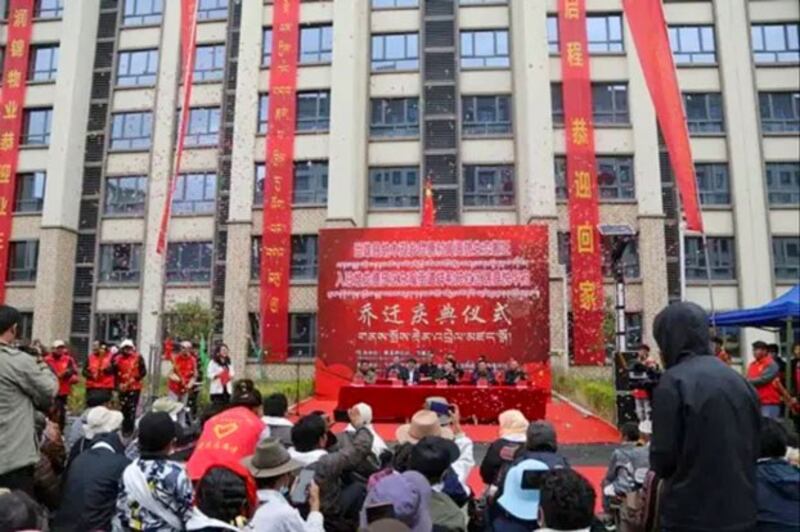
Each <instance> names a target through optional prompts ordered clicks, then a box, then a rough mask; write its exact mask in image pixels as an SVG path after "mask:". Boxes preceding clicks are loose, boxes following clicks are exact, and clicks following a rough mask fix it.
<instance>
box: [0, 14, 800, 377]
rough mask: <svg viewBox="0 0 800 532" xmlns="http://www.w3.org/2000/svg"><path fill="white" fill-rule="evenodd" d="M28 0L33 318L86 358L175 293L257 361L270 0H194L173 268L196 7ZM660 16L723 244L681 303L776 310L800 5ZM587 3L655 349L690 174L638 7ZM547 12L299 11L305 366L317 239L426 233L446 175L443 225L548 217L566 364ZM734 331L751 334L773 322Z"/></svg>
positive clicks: (696, 267)
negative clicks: (646, 69) (641, 50)
mask: <svg viewBox="0 0 800 532" xmlns="http://www.w3.org/2000/svg"><path fill="white" fill-rule="evenodd" d="M3 3H5V2H2V1H0V4H3ZM36 4H37V19H36V22H35V24H34V29H33V38H32V46H33V48H32V53H31V58H32V59H31V67H30V72H29V80H30V81H29V86H28V91H27V96H26V105H25V107H26V113H25V125H24V132H23V142H22V148H21V151H20V158H19V170H18V172H19V173H18V175H17V197H16V201H15V206H14V207H15V216H14V222H13V232H12V235H11V244H10V254H9V261H10V264H9V276H8V279H6V280H5V282H6V283H7V285H6V286H7V298H6V300H7V303H8V304H11V305H14V306H16V307H18V308H19V309H20V310H21V311H22V312H24V317H25V321H24V324H23V325H24V327H23V334H24V335H26V336H29V337H31V338H39V339H41V340H42V341H45V342H49V341H52V340H54V339H56V338H69V340H70V342H71V343H72V344H73V345H74V346H75V348H76V350H77V351H78V352H80V353H85V352H86V351H87V349H88V348H89V345H90V343H91V341H93V340H95V339H105V340H112V341H118V340H119V339H121V338H123V337H133V338H135V339H136V341H137V342H138V344H139V345H140V346H143V347H142V350H144V351H146V350H147V349H148V348H149V346H151V345H158V343H159V339H160V337H161V331H162V328H163V322H164V321H165V320H164V319H163V316H164V314H165V313H169V310H170V308H172V306H173V305H174V304H175V303H177V302H181V301H192V300H200V301H202V302H203V303H204V304H206V305H209V306H212V307H213V308H215V309H216V311H217V313H218V317H219V330H218V333H219V335H220V337H221V338H223V339H224V341H225V342H227V343H228V345H229V346H230V347H231V350H232V352H233V353H234V355H235V357H236V360H237V363H238V364H240V365H241V364H243V363H244V361H245V360H246V359H247V358H248V356H249V353H251V352H252V349H251V348H252V346H253V341H252V339H253V338H256V337H257V326H258V325H257V324H258V316H257V311H258V293H259V290H258V253H259V249H260V234H261V231H262V210H261V205H262V202H263V180H264V177H265V172H264V161H265V158H266V157H265V150H266V140H265V134H266V132H267V130H268V127H269V124H268V123H267V119H266V118H267V108H268V102H269V94H268V87H269V68H270V55H271V39H272V33H271V28H270V25H271V21H272V9H273V7H272V5H271V4H272V2H271V1H264V0H198V4H199V9H200V11H199V18H200V21H199V26H198V35H197V46H198V47H197V52H196V61H195V74H194V80H195V81H194V87H193V92H192V100H191V109H190V124H189V131H188V135H187V139H186V155H185V158H184V161H183V163H184V164H183V168H182V175H181V176H180V178H179V180H178V183H177V189H176V192H175V197H174V201H173V218H172V221H171V225H170V230H169V249H168V252H167V256H166V266H165V271H164V270H163V269H162V267H163V259H162V258H161V256H159V255H157V254H156V251H155V249H156V245H155V244H156V239H157V235H158V228H159V223H160V216H161V209H162V206H163V201H164V198H165V195H166V192H167V183H168V178H169V175H170V172H171V168H172V164H173V154H174V149H175V137H176V133H175V132H176V122H177V110H178V108H179V105H180V101H179V95H180V90H179V88H180V87H179V85H180V58H179V28H180V2H178V1H176V0H37V2H36ZM3 7H5V6H3ZM664 7H665V11H666V16H667V20H668V23H669V26H670V29H669V33H670V39H671V43H672V48H673V55H674V58H675V61H676V63H677V67H678V79H679V83H680V87H681V90H682V92H683V93H684V102H685V107H686V111H687V116H688V121H689V124H688V126H689V130H690V132H691V143H692V151H693V156H694V158H695V163H696V165H697V173H698V181H699V189H700V199H701V203H702V207H703V215H704V220H705V224H706V229H707V236H708V242H709V253H710V261H709V262H710V264H709V265H707V264H706V261H705V255H704V254H703V253H702V247H701V245H700V239H699V238H697V237H696V236H693V235H687V237H686V239H685V257H686V259H685V261H684V262H685V264H684V265H683V266H684V272H685V294H686V297H687V299H689V300H693V301H697V302H698V303H700V304H701V305H703V306H704V307H706V308H710V307H711V305H712V297H713V305H714V307H715V308H717V309H723V310H724V309H732V308H738V307H740V306H752V305H758V304H762V303H763V302H766V301H767V300H769V299H771V298H773V297H774V296H777V295H780V294H781V293H783V292H784V291H785V290H786V289H787V288H788V287H790V286H791V285H792V284H793V283H796V282H797V279H798V276H800V242H799V241H798V238H799V235H800V139H799V138H798V135H800V45H799V44H798V19H799V18H800V8H798V4H797V3H796V2H794V1H792V0H750V1H748V0H710V1H709V0H705V1H704V0H696V1H683V0H680V1H679V0H672V1H667V0H665V3H664ZM587 8H588V11H589V18H588V22H587V26H588V28H587V29H588V36H589V47H590V52H591V54H592V55H591V75H592V84H593V88H592V92H593V100H594V118H595V127H596V133H595V135H596V138H595V143H596V150H597V155H598V167H599V168H598V170H599V171H598V175H599V180H600V183H599V185H600V193H601V198H602V199H601V203H600V217H601V221H602V222H603V223H610V224H628V225H630V226H632V227H633V228H634V229H635V230H636V231H637V234H638V237H637V242H636V245H635V246H631V247H630V248H629V252H627V253H626V256H625V259H624V260H625V273H626V278H627V287H628V300H627V312H628V325H629V329H630V331H629V340H630V342H631V343H633V344H636V343H639V342H648V343H653V342H652V336H651V330H650V324H651V323H652V320H653V317H654V316H655V314H656V312H657V311H658V310H659V309H660V308H661V307H663V306H664V305H665V304H667V302H668V301H670V300H675V299H678V298H680V292H681V285H682V283H681V265H680V262H679V256H680V254H679V250H680V247H681V246H680V236H679V231H678V221H677V216H678V214H677V213H678V210H677V209H678V204H677V198H676V189H675V187H674V182H673V179H672V175H671V171H670V168H669V163H668V159H667V157H666V154H665V151H664V147H663V146H662V145H661V143H660V142H659V132H658V127H657V124H656V119H655V114H654V110H653V106H652V104H651V101H650V98H649V95H648V92H647V87H646V85H645V83H644V78H643V75H642V72H641V68H640V66H639V64H638V58H637V55H636V49H635V46H634V44H633V42H632V40H631V36H630V32H628V31H627V28H626V27H625V22H624V16H623V14H622V5H621V0H587ZM556 12H557V2H556V0H327V1H325V0H322V1H320V0H315V1H304V2H302V4H301V10H300V17H301V25H302V26H301V36H300V45H299V49H300V50H299V53H300V57H299V62H300V66H299V71H298V81H297V83H298V91H299V92H298V119H297V130H298V134H297V137H296V141H295V177H294V186H295V188H294V192H293V200H294V205H293V222H292V232H293V239H292V276H293V281H292V287H291V292H290V294H291V297H290V312H291V327H290V328H291V331H290V344H291V346H292V355H293V357H294V358H297V359H304V360H309V359H310V358H312V357H313V355H314V353H315V347H316V311H317V300H316V299H317V298H316V281H315V279H316V275H317V255H318V254H317V233H318V231H319V230H320V229H321V228H325V227H364V226H367V227H380V226H403V225H418V224H419V220H420V208H421V197H422V182H423V181H424V176H426V175H434V176H435V179H434V182H433V187H434V193H435V197H436V202H437V218H438V221H439V223H447V224H453V223H455V224H464V225H494V224H529V223H542V224H547V225H548V226H549V228H550V236H551V244H550V248H551V271H550V274H551V280H550V288H551V303H550V307H551V313H550V319H551V327H550V331H549V334H550V337H551V344H552V349H553V351H554V352H561V353H562V356H561V357H560V358H559V360H560V361H561V363H565V362H566V360H567V357H564V356H563V352H564V350H565V345H566V344H567V342H568V341H569V340H568V338H569V333H568V330H569V326H568V323H569V312H568V311H569V309H568V303H567V302H565V297H564V296H565V294H568V293H569V290H568V286H567V283H568V275H569V264H568V257H569V253H568V248H567V245H568V244H567V242H568V238H567V234H568V233H567V231H568V227H569V224H568V219H567V210H566V187H565V183H564V154H565V140H564V130H563V108H562V107H561V101H562V97H561V93H560V85H559V82H560V77H561V73H560V70H561V68H560V61H559V42H558V30H557V24H556ZM4 26H5V25H3V26H2V27H0V45H2V46H5V44H4V43H5V41H6V37H5V35H6V32H5V27H4ZM708 267H710V277H711V283H710V284H711V288H710V290H709V287H708V282H707V274H706V271H707V268H708ZM607 281H608V282H607V287H606V288H607V296H609V297H610V296H611V295H612V293H613V286H612V283H611V279H610V278H608V279H607ZM162 294H163V302H162ZM722 332H723V334H725V336H726V337H727V338H728V340H729V341H730V342H731V344H732V347H733V349H734V351H735V350H736V345H738V343H739V342H748V343H749V342H750V341H752V340H753V339H755V338H756V337H757V336H759V335H764V334H765V333H763V332H759V331H749V330H748V331H745V332H742V333H741V334H740V333H739V331H734V330H729V331H728V330H726V331H722ZM759 337H760V336H759Z"/></svg>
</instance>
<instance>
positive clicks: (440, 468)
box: [408, 436, 467, 532]
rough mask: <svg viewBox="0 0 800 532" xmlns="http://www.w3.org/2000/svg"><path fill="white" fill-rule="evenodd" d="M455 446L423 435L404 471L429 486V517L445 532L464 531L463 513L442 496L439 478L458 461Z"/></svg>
mask: <svg viewBox="0 0 800 532" xmlns="http://www.w3.org/2000/svg"><path fill="white" fill-rule="evenodd" d="M459 455H460V452H459V450H458V446H457V445H456V444H455V443H453V442H452V441H451V440H447V439H445V438H441V437H439V436H425V437H424V438H422V439H421V440H420V441H419V442H418V443H416V444H415V445H414V448H413V449H412V450H411V457H410V458H409V462H408V469H409V470H411V471H417V472H418V473H420V474H422V476H424V477H425V478H426V479H427V480H428V482H430V484H431V502H430V506H429V509H430V514H431V520H432V521H433V526H434V527H436V528H437V529H444V530H448V531H449V532H461V531H464V532H466V530H467V518H466V514H465V513H464V512H463V511H462V510H461V509H460V508H459V507H458V505H457V504H456V503H455V502H453V499H451V498H450V496H449V495H447V494H446V493H444V492H443V491H442V490H443V488H444V486H443V483H442V479H443V477H444V474H445V472H447V470H448V468H449V467H450V466H451V465H452V464H453V462H455V461H456V460H458V457H459Z"/></svg>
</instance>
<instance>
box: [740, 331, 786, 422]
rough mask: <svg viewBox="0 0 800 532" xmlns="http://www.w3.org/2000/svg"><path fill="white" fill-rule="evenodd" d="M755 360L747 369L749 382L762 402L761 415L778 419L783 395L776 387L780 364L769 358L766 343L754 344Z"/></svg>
mask: <svg viewBox="0 0 800 532" xmlns="http://www.w3.org/2000/svg"><path fill="white" fill-rule="evenodd" d="M753 356H754V357H755V360H753V362H751V363H750V366H749V367H748V368H747V381H748V382H749V383H750V384H752V385H753V387H755V389H756V392H757V393H758V399H759V401H760V402H761V415H762V416H764V417H770V418H776V417H778V416H780V413H781V394H780V391H779V389H778V387H777V386H776V385H775V380H776V379H777V378H778V377H779V375H778V373H779V371H778V364H777V363H776V362H775V361H774V360H773V359H772V357H771V356H769V351H768V350H767V344H766V343H765V342H761V341H758V342H753Z"/></svg>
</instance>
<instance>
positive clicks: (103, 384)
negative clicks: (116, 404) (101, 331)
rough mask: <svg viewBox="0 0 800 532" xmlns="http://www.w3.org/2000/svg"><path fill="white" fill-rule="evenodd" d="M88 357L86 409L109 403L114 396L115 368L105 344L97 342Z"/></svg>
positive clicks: (84, 367)
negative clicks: (90, 406)
mask: <svg viewBox="0 0 800 532" xmlns="http://www.w3.org/2000/svg"><path fill="white" fill-rule="evenodd" d="M93 347H94V349H93V350H92V352H91V353H89V356H88V357H86V364H85V365H84V366H83V377H84V378H85V379H86V408H89V405H97V404H103V403H108V402H109V401H111V398H112V396H113V395H114V366H113V364H112V357H111V353H109V351H108V345H106V343H105V342H95V344H94V346H93Z"/></svg>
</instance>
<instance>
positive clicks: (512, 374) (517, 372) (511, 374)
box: [503, 358, 528, 384]
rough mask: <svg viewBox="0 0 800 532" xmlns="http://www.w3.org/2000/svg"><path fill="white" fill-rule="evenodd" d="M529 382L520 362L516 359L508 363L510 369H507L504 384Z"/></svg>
mask: <svg viewBox="0 0 800 532" xmlns="http://www.w3.org/2000/svg"><path fill="white" fill-rule="evenodd" d="M526 380H528V376H527V375H526V374H525V372H524V371H523V370H522V368H520V367H519V362H517V360H516V359H515V358H512V359H510V360H509V361H508V367H507V368H506V372H505V374H504V375H503V382H504V383H505V384H516V383H517V382H520V381H526Z"/></svg>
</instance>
